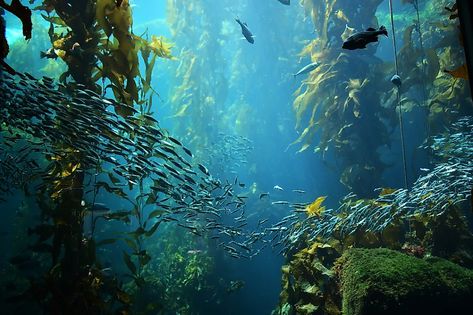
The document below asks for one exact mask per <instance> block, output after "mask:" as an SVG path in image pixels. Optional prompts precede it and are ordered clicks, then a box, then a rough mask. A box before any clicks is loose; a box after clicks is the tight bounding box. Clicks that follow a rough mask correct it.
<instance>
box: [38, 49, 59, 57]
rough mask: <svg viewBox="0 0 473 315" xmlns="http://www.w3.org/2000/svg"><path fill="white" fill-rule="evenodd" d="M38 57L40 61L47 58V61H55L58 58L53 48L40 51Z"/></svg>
mask: <svg viewBox="0 0 473 315" xmlns="http://www.w3.org/2000/svg"><path fill="white" fill-rule="evenodd" d="M40 57H41V59H43V58H47V59H57V57H59V56H58V55H57V54H56V52H55V51H54V48H49V49H48V50H46V51H41V52H40Z"/></svg>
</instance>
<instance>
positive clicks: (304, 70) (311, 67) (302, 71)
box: [293, 62, 320, 78]
mask: <svg viewBox="0 0 473 315" xmlns="http://www.w3.org/2000/svg"><path fill="white" fill-rule="evenodd" d="M318 66H320V64H319V63H318V62H312V63H309V64H308V65H306V66H304V67H303V68H302V69H300V70H299V71H297V73H295V74H293V76H294V78H295V77H297V76H298V75H301V74H306V73H309V72H311V71H313V70H315V69H316V68H317V67H318Z"/></svg>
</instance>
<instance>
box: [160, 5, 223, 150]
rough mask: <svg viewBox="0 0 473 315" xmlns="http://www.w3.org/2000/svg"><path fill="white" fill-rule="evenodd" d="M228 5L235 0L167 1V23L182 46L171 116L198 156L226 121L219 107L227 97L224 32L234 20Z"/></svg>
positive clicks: (178, 56)
mask: <svg viewBox="0 0 473 315" xmlns="http://www.w3.org/2000/svg"><path fill="white" fill-rule="evenodd" d="M227 7H229V8H231V7H232V2H231V1H218V2H209V1H203V0H197V1H192V2H189V1H184V0H169V1H168V2H167V8H168V12H167V16H168V23H169V26H170V29H171V32H172V34H173V41H174V42H175V44H176V51H178V52H179V53H178V54H177V58H178V62H179V66H178V68H177V71H176V79H175V81H176V84H175V86H177V88H175V89H174V90H173V91H171V95H172V97H171V99H170V104H171V106H172V108H173V110H174V115H173V116H172V118H173V119H175V122H176V124H177V128H178V130H179V129H180V132H179V133H180V134H183V135H186V137H187V138H188V139H187V140H188V141H189V142H190V143H191V144H193V145H194V147H195V149H196V155H197V156H199V155H201V154H202V152H201V151H200V150H202V148H203V147H207V146H209V143H210V141H211V139H210V138H209V137H210V135H211V134H214V135H215V134H216V133H217V132H216V131H217V130H218V129H219V126H221V120H220V118H221V117H222V115H221V114H222V113H221V112H220V111H221V109H222V106H223V105H224V103H225V101H226V98H227V93H228V91H227V89H228V79H227V78H226V76H225V68H226V61H225V60H224V58H223V57H222V45H223V42H222V41H223V39H224V38H225V36H224V35H223V34H222V32H221V29H225V28H228V27H229V26H228V25H227V24H226V23H224V22H222V19H221V16H220V13H223V12H226V10H225V8H227Z"/></svg>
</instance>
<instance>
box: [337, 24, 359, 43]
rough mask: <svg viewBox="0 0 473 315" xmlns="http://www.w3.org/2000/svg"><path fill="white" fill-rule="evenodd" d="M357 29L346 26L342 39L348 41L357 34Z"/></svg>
mask: <svg viewBox="0 0 473 315" xmlns="http://www.w3.org/2000/svg"><path fill="white" fill-rule="evenodd" d="M355 32H356V31H355V29H354V28H353V27H349V26H348V25H346V26H345V31H343V33H342V35H340V37H341V38H342V40H343V41H346V40H347V39H348V37H350V36H352V35H353V34H355Z"/></svg>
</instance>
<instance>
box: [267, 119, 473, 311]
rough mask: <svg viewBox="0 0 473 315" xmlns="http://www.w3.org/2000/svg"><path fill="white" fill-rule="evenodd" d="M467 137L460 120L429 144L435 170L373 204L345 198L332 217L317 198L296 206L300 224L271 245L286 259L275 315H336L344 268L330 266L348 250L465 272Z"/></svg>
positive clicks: (470, 129) (469, 176) (469, 123)
mask: <svg viewBox="0 0 473 315" xmlns="http://www.w3.org/2000/svg"><path fill="white" fill-rule="evenodd" d="M472 136H473V119H472V117H471V116H468V117H463V118H461V119H460V120H458V121H457V122H456V123H455V124H454V125H453V126H452V128H451V129H449V130H448V131H446V132H445V133H444V134H442V135H439V136H436V137H433V138H432V139H431V140H430V141H429V143H432V145H431V146H430V147H429V150H432V151H433V152H434V153H435V156H436V163H435V166H434V168H433V169H431V170H429V169H424V170H423V171H424V172H426V174H425V175H423V176H421V177H419V178H418V180H417V181H416V182H415V183H414V185H413V187H412V189H411V190H409V191H407V190H405V189H391V188H383V189H379V190H378V197H377V198H374V199H359V198H356V196H354V195H352V194H350V195H348V196H346V197H345V198H344V199H343V200H342V202H341V205H340V207H339V208H338V209H337V210H331V209H325V207H324V206H322V202H323V200H324V199H325V198H324V197H320V198H318V199H317V200H316V201H315V202H314V203H312V204H301V205H296V206H295V210H294V211H295V214H297V213H301V214H299V216H302V215H303V216H304V217H303V218H305V219H299V220H298V219H296V216H293V217H291V218H290V220H286V221H287V222H286V224H285V226H287V224H289V228H288V229H279V230H277V231H276V230H275V232H276V233H279V236H275V237H274V240H277V243H276V245H278V246H279V245H281V246H288V247H286V250H285V251H286V252H287V254H288V258H289V261H288V262H287V264H286V265H284V266H283V268H282V286H283V288H282V292H281V295H280V304H279V306H278V308H277V309H276V310H275V314H289V313H291V311H296V312H297V313H300V314H341V312H342V300H341V299H342V295H343V298H345V294H347V292H345V291H343V290H342V291H341V290H340V286H339V285H340V278H339V277H340V275H339V272H340V271H341V269H340V268H345V265H344V264H342V263H341V262H340V261H339V260H338V259H339V257H341V256H342V255H343V254H344V253H347V251H349V250H350V249H351V248H353V247H356V248H378V247H384V248H389V249H393V250H396V251H399V252H402V253H404V254H407V255H410V256H414V257H417V258H424V257H429V256H431V255H433V256H438V257H442V258H445V259H448V260H450V261H451V262H454V263H456V264H458V265H460V266H464V267H467V268H471V266H472V265H473V260H472V259H471V257H472V256H471V253H472V252H473V234H472V233H471V230H470V228H469V226H468V222H467V219H466V213H468V212H469V211H470V209H469V207H468V205H467V202H466V201H467V200H468V199H469V198H471V187H472V185H473V164H472V162H471V161H472V157H473V156H472V154H473V151H472V150H471V148H472V145H473V143H472V141H473V138H472ZM309 210H310V212H309ZM302 213H303V214H302ZM293 220H294V221H293ZM275 226H277V224H276V225H273V227H275ZM268 229H270V228H268ZM284 233H287V234H284ZM283 235H285V236H283ZM283 251H284V250H283ZM388 266H389V268H392V265H388ZM399 267H402V266H399ZM391 271H392V270H391ZM370 272H372V269H370ZM449 279H450V278H449ZM396 281H397V280H396ZM398 284H399V282H396V285H398ZM345 306H346V305H344V306H343V307H345Z"/></svg>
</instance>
